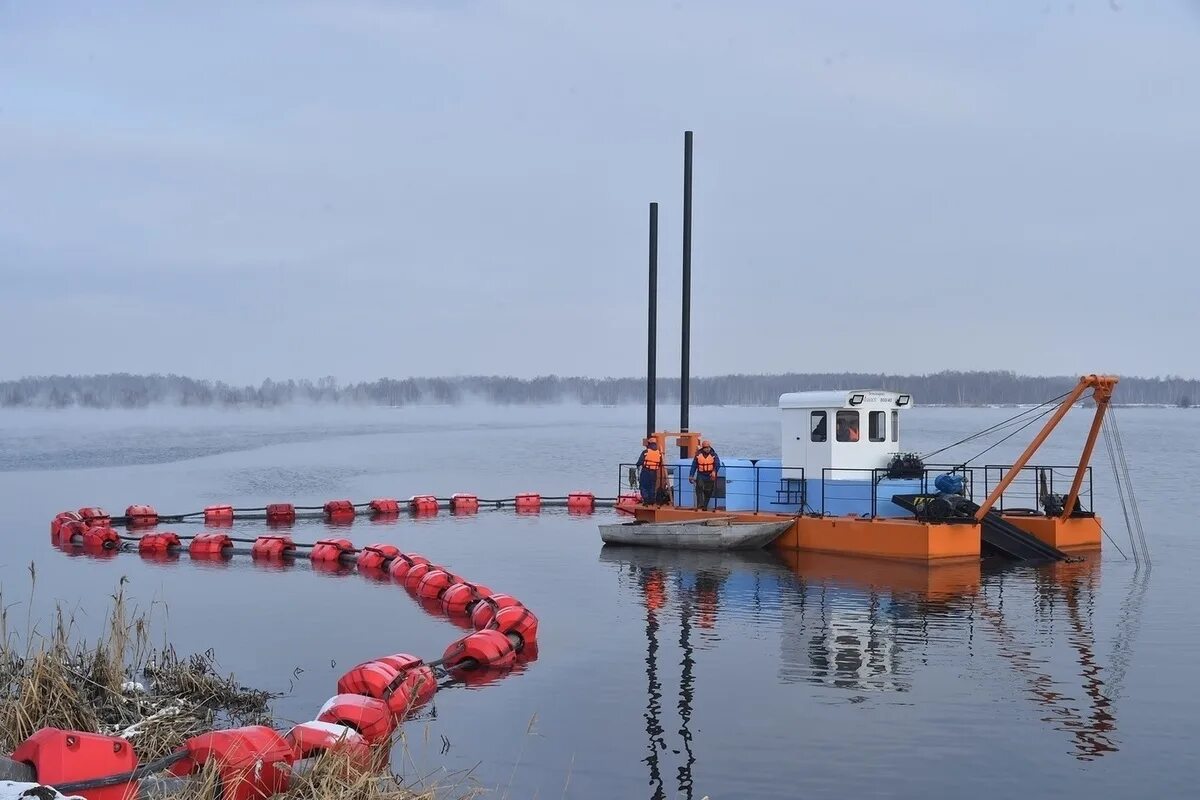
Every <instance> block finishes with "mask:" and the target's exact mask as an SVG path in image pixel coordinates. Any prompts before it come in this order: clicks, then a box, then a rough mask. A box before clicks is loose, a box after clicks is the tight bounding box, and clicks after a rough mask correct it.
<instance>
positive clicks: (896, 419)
mask: <svg viewBox="0 0 1200 800" xmlns="http://www.w3.org/2000/svg"><path fill="white" fill-rule="evenodd" d="M892 441H893V442H898V441H900V412H899V411H893V412H892Z"/></svg>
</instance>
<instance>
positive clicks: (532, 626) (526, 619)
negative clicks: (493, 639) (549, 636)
mask: <svg viewBox="0 0 1200 800" xmlns="http://www.w3.org/2000/svg"><path fill="white" fill-rule="evenodd" d="M488 630H497V631H500V632H501V633H503V634H504V635H505V636H516V637H517V639H518V641H517V642H516V643H515V644H514V647H516V649H517V650H518V651H521V650H524V649H525V645H529V644H534V643H536V642H537V632H538V618H537V617H536V616H534V614H533V612H532V611H530V610H529V609H528V608H526V607H525V606H509V607H508V608H502V609H500V610H499V611H497V612H496V616H495V618H494V619H493V620H492V621H491V623H490V624H489V625H488Z"/></svg>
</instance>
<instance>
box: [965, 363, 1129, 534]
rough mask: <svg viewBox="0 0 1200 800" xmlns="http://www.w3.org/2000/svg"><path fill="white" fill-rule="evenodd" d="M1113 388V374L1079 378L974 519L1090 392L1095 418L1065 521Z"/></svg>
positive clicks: (988, 509)
mask: <svg viewBox="0 0 1200 800" xmlns="http://www.w3.org/2000/svg"><path fill="white" fill-rule="evenodd" d="M1116 385H1117V378H1116V376H1114V375H1084V376H1082V377H1080V379H1079V384H1078V385H1077V386H1076V387H1075V388H1074V389H1072V390H1071V393H1070V394H1068V395H1067V397H1066V398H1065V399H1064V400H1063V401H1062V403H1061V404H1060V405H1059V407H1058V410H1057V411H1055V412H1054V415H1053V416H1052V417H1050V419H1049V420H1047V421H1046V424H1045V426H1043V427H1042V430H1041V432H1040V433H1038V435H1037V436H1035V437H1034V438H1033V441H1032V442H1030V443H1029V446H1028V447H1026V448H1025V452H1024V453H1021V457H1020V458H1018V459H1017V460H1016V462H1014V463H1013V465H1012V467H1011V468H1009V470H1008V472H1007V474H1005V476H1004V477H1003V478H1002V479H1001V480H1000V483H998V484H997V485H996V488H995V489H993V490H992V492H991V494H989V495H988V496H987V499H986V500H984V501H983V505H981V506H980V507H979V511H977V512H975V519H977V520H982V519H983V518H984V516H986V515H987V513H988V512H989V511H991V510H992V506H994V505H995V504H996V501H997V500H999V499H1000V495H1002V494H1004V490H1005V489H1007V488H1008V486H1009V484H1011V483H1012V482H1013V480H1014V479H1015V478H1016V477H1017V475H1018V474H1020V472H1021V470H1022V469H1024V467H1025V465H1026V464H1028V463H1029V459H1031V458H1033V454H1034V453H1036V452H1037V451H1038V448H1039V447H1041V446H1042V443H1043V442H1045V441H1046V439H1047V438H1049V436H1050V434H1051V433H1053V432H1054V429H1055V428H1056V427H1058V423H1060V422H1062V418H1063V417H1065V416H1066V415H1067V412H1068V411H1070V410H1071V406H1073V405H1075V403H1076V402H1078V401H1079V398H1081V397H1083V394H1084V392H1086V391H1087V390H1088V389H1091V390H1092V396H1093V397H1094V398H1095V400H1096V416H1095V418H1094V419H1093V420H1092V427H1091V430H1090V431H1088V438H1087V442H1086V443H1085V444H1084V446H1083V452H1082V453H1081V455H1080V458H1079V468H1078V469H1077V470H1076V471H1075V480H1073V481H1072V482H1071V493H1070V496H1068V498H1067V503H1066V506H1065V510H1064V511H1063V518H1064V519H1066V518H1067V517H1069V516H1070V515H1071V509H1073V508H1074V506H1075V501H1076V499H1077V498H1078V497H1079V489H1080V486H1081V485H1082V484H1083V471H1084V469H1085V468H1086V467H1087V465H1088V461H1089V460H1090V459H1091V457H1092V450H1093V449H1094V448H1095V446H1096V436H1097V434H1099V432H1100V423H1101V422H1102V421H1103V419H1104V412H1105V410H1106V409H1107V408H1108V402H1109V400H1110V399H1111V398H1112V393H1113V389H1114V388H1115V387H1116Z"/></svg>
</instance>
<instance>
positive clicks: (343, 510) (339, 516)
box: [325, 500, 354, 522]
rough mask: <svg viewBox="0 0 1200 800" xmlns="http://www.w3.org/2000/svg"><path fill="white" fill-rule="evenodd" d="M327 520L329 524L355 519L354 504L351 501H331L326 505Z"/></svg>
mask: <svg viewBox="0 0 1200 800" xmlns="http://www.w3.org/2000/svg"><path fill="white" fill-rule="evenodd" d="M325 519H326V520H328V521H329V522H347V521H349V520H352V519H354V503H352V502H350V501H349V500H330V501H329V502H328V503H326V504H325Z"/></svg>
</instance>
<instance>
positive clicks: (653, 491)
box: [637, 439, 663, 505]
mask: <svg viewBox="0 0 1200 800" xmlns="http://www.w3.org/2000/svg"><path fill="white" fill-rule="evenodd" d="M662 465H663V457H662V453H660V452H659V450H658V442H657V441H655V440H654V439H651V440H650V441H649V442H647V443H646V449H645V450H643V451H642V454H641V455H639V456H638V460H637V466H638V467H640V468H641V472H640V473H639V474H638V486H639V488H640V489H641V491H642V502H643V503H645V504H646V505H652V504H654V503H655V502H657V500H658V476H659V473H660V472H661V471H662Z"/></svg>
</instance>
